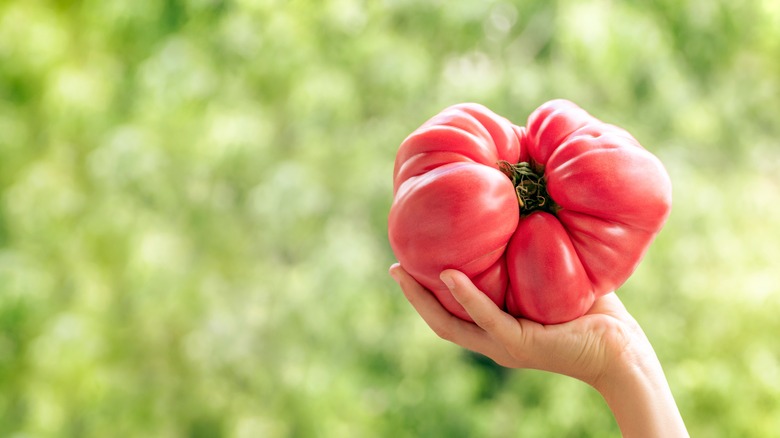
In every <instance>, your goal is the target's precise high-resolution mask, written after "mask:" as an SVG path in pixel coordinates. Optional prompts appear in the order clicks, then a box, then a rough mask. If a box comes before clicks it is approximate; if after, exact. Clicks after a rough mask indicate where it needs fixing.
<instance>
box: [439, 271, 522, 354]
mask: <svg viewBox="0 0 780 438" xmlns="http://www.w3.org/2000/svg"><path fill="white" fill-rule="evenodd" d="M441 280H442V281H443V282H444V284H446V285H447V286H448V287H449V288H450V291H451V292H452V295H453V296H454V297H455V299H456V300H458V302H459V303H460V304H461V305H462V306H463V308H464V309H466V312H468V314H469V316H470V317H471V319H473V320H474V322H475V323H477V325H478V326H480V327H481V328H482V329H484V330H485V331H486V332H487V333H488V334H489V335H490V336H491V337H493V338H494V339H496V340H497V341H499V342H500V343H502V344H504V345H518V344H520V345H522V344H524V343H525V342H526V338H527V336H526V334H527V333H525V332H524V330H523V326H522V325H521V324H522V322H523V321H520V320H517V319H515V318H514V317H512V316H511V315H509V314H508V313H506V312H504V311H502V310H501V309H499V308H498V306H496V304H495V303H494V302H493V301H492V300H491V299H490V298H489V297H488V296H487V295H485V294H484V293H483V292H482V291H480V290H479V289H477V287H476V286H474V283H472V282H471V280H470V279H469V278H468V276H466V274H463V273H462V272H458V271H455V270H452V269H448V270H446V271H444V272H442V273H441Z"/></svg>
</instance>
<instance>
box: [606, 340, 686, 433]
mask: <svg viewBox="0 0 780 438" xmlns="http://www.w3.org/2000/svg"><path fill="white" fill-rule="evenodd" d="M604 377H605V378H604V380H603V381H601V382H599V384H598V386H596V389H597V390H598V391H599V392H600V393H601V395H602V396H603V397H604V400H606V402H607V405H608V406H609V407H610V409H611V410H612V412H613V414H614V415H615V420H616V421H617V423H618V426H619V427H620V431H621V433H622V434H623V436H624V437H626V438H636V437H642V438H644V437H648V438H649V437H664V438H667V437H687V436H688V432H687V430H686V428H685V424H684V422H683V419H682V416H681V415H680V411H679V409H678V408H677V404H676V403H675V401H674V397H673V395H672V391H671V389H670V388H669V384H668V383H667V381H666V378H665V376H664V373H663V370H662V369H661V364H660V363H659V362H658V360H657V358H656V357H655V354H653V355H652V357H646V358H644V360H643V362H641V363H638V364H637V363H629V364H626V365H624V366H621V367H620V368H619V369H618V370H616V371H615V372H614V373H613V374H612V375H608V376H604Z"/></svg>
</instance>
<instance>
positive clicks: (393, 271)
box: [389, 263, 399, 283]
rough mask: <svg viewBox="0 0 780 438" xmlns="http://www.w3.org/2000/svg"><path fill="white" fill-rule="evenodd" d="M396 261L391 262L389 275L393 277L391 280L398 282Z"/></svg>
mask: <svg viewBox="0 0 780 438" xmlns="http://www.w3.org/2000/svg"><path fill="white" fill-rule="evenodd" d="M397 268H398V263H395V264H393V265H392V266H390V270H389V272H390V276H391V277H393V280H395V282H396V283H399V281H398V269H397Z"/></svg>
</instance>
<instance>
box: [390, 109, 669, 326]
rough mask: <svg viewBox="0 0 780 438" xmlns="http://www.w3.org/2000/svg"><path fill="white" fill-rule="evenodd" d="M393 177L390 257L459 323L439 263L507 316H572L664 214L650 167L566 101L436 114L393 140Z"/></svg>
mask: <svg viewBox="0 0 780 438" xmlns="http://www.w3.org/2000/svg"><path fill="white" fill-rule="evenodd" d="M393 181H394V185H393V192H394V201H393V205H392V207H391V209H390V215H389V218H388V234H389V239H390V245H391V246H392V248H393V252H394V253H395V255H396V257H397V258H398V260H399V261H400V262H401V264H402V265H403V266H404V268H405V269H406V270H407V272H408V273H409V274H410V275H411V276H412V277H414V278H415V279H416V281H418V282H419V283H420V284H421V285H423V286H424V287H425V288H426V289H428V290H430V291H431V292H433V294H434V295H435V296H436V297H437V299H438V300H439V302H441V304H442V305H443V306H444V307H445V308H446V309H447V310H448V311H449V312H451V313H452V314H454V315H456V316H458V317H460V318H461V319H464V320H466V321H470V320H471V318H470V316H469V315H468V313H467V312H466V311H465V309H464V308H463V307H462V306H461V305H460V304H459V303H458V302H457V300H456V299H455V298H454V297H453V296H452V294H451V292H450V291H449V289H448V288H447V287H446V286H445V285H444V284H443V283H442V282H441V280H440V279H439V273H440V272H441V271H443V270H445V269H457V270H459V271H462V272H463V273H464V274H466V275H467V276H468V277H469V278H470V279H471V280H472V281H473V282H474V284H475V285H476V286H477V287H478V288H479V290H481V291H483V293H484V294H485V295H487V296H488V297H489V298H490V299H491V300H492V301H493V302H494V303H495V304H496V305H497V306H499V307H501V308H504V309H506V310H507V311H508V312H509V313H510V314H512V315H514V316H522V317H525V318H528V319H532V320H534V321H537V322H540V323H543V324H556V323H562V322H566V321H571V320H573V319H575V318H578V317H580V316H582V315H584V314H585V313H586V312H587V311H588V309H590V308H591V306H593V304H594V302H595V301H596V300H597V299H598V298H599V297H601V296H604V295H606V294H608V293H610V292H611V291H614V290H615V289H616V288H617V287H619V286H620V285H621V284H623V282H625V281H626V279H628V277H629V276H630V275H631V273H633V271H634V270H635V269H636V267H637V266H638V265H639V262H640V261H641V259H642V258H643V257H644V254H645V252H646V251H647V249H648V247H649V246H650V243H651V242H652V241H653V239H654V238H655V236H656V235H657V234H658V232H659V231H660V230H661V228H662V227H663V224H664V223H665V221H666V218H667V217H668V215H669V211H670V209H671V183H670V181H669V177H668V175H667V173H666V171H665V169H664V167H663V165H662V164H661V162H660V161H659V160H658V159H657V158H656V157H655V156H653V155H652V154H651V153H650V152H648V151H647V150H645V149H644V148H642V146H640V145H639V143H638V142H637V141H636V139H634V138H633V137H632V136H631V135H630V134H629V133H628V132H626V131H625V130H623V129H621V128H618V127H616V126H613V125H609V124H606V123H604V122H601V121H600V120H598V119H596V118H595V117H593V116H591V115H590V114H588V113H587V112H585V111H584V110H582V109H581V108H579V107H578V106H576V105H575V104H573V103H571V102H569V101H565V100H554V101H550V102H547V103H546V104H544V105H542V106H541V107H539V108H538V109H537V110H536V111H534V112H533V113H532V114H531V116H530V117H529V118H528V123H527V126H526V127H519V126H516V125H514V124H512V123H511V122H510V121H508V120H507V119H505V118H503V117H501V116H499V115H497V114H495V113H493V112H492V111H490V110H489V109H487V108H485V107H484V106H481V105H477V104H460V105H455V106H452V107H450V108H447V109H445V110H444V111H442V112H441V113H439V114H438V115H436V116H434V117H433V118H432V119H430V120H429V121H427V122H425V123H424V124H423V125H422V126H421V127H420V128H419V129H417V130H416V131H414V132H413V133H412V134H411V135H410V136H409V137H407V138H406V139H405V140H404V142H403V143H402V144H401V146H400V148H399V150H398V154H397V156H396V161H395V170H394V173H393Z"/></svg>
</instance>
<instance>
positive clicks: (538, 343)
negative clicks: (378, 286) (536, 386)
mask: <svg viewBox="0 0 780 438" xmlns="http://www.w3.org/2000/svg"><path fill="white" fill-rule="evenodd" d="M390 274H391V275H392V276H393V278H394V279H395V280H396V281H397V282H398V283H399V285H400V286H401V289H403V291H404V295H406V298H407V299H408V300H409V302H410V303H411V304H412V305H413V306H414V308H415V309H416V310H417V312H418V313H419V314H420V315H421V316H422V317H423V319H424V320H425V322H426V323H428V325H429V326H430V327H431V328H432V329H433V331H434V332H436V334H438V335H439V336H440V337H441V338H443V339H446V340H448V341H451V342H453V343H456V344H458V345H460V346H462V347H464V348H467V349H469V350H472V351H475V352H478V353H481V354H484V355H486V356H488V357H490V358H491V359H493V360H494V361H495V362H496V363H498V364H500V365H503V366H506V367H512V368H533V369H538V370H544V371H550V372H554V373H559V374H564V375H567V376H571V377H574V378H577V379H579V380H582V381H584V382H586V383H588V384H590V385H591V386H593V387H594V388H595V389H596V390H598V391H599V392H600V393H601V395H602V396H603V397H604V399H605V400H606V402H607V404H608V405H609V407H610V409H612V411H613V413H614V415H615V418H616V420H617V423H618V425H619V427H620V430H621V432H622V434H623V436H626V437H629V436H636V437H639V436H642V437H644V436H647V437H685V436H688V434H687V431H686V429H685V424H684V422H683V420H682V417H681V416H680V412H679V410H678V409H677V405H676V403H675V401H674V397H673V395H672V393H671V390H670V388H669V385H668V383H667V382H666V378H665V377H664V373H663V369H662V368H661V364H660V362H659V361H658V358H657V357H656V355H655V352H654V351H653V348H652V346H651V345H650V342H649V341H648V339H647V337H646V336H645V334H644V332H643V331H642V329H641V328H640V327H639V324H638V323H637V322H636V320H634V318H633V317H631V315H630V314H629V313H628V311H627V310H626V308H625V307H624V306H623V304H622V303H621V302H620V300H619V299H618V297H617V296H616V295H615V294H614V293H609V294H606V295H603V296H602V297H600V298H599V299H597V300H596V301H595V303H594V304H593V306H592V307H591V308H590V309H589V310H588V312H587V313H586V314H585V315H584V316H582V317H580V318H578V319H575V320H573V321H570V322H567V323H563V324H556V325H548V326H545V325H542V324H539V323H536V322H534V321H531V320H527V319H522V318H515V317H513V316H511V315H509V314H508V313H505V312H503V311H501V309H499V308H498V307H497V306H496V304H495V303H494V302H493V301H492V300H491V299H490V298H489V297H488V296H487V295H486V294H484V293H483V292H482V291H480V290H479V289H477V288H476V287H475V286H474V284H473V283H472V282H471V281H470V280H469V278H468V276H466V275H465V274H463V273H461V272H458V271H454V270H447V271H444V272H443V273H442V275H441V279H442V280H443V281H444V283H445V284H446V283H449V286H448V287H449V289H450V291H451V293H452V295H453V297H454V298H455V299H456V300H457V301H458V302H459V303H460V304H461V305H462V306H463V308H464V310H465V311H466V312H467V313H468V315H469V316H470V318H471V319H473V321H475V323H470V322H466V321H464V320H462V319H460V318H457V317H455V316H453V315H452V314H451V313H450V312H448V311H447V310H446V309H445V308H444V307H443V306H442V304H440V303H439V301H438V300H437V299H436V298H435V297H434V296H432V295H431V293H430V292H429V291H427V290H426V289H425V288H424V287H422V286H421V285H420V284H419V283H418V282H417V281H415V279H414V278H413V277H412V276H411V275H409V274H408V273H407V272H406V271H405V270H404V269H403V268H402V267H401V265H399V264H395V265H393V266H392V267H391V268H390Z"/></svg>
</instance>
